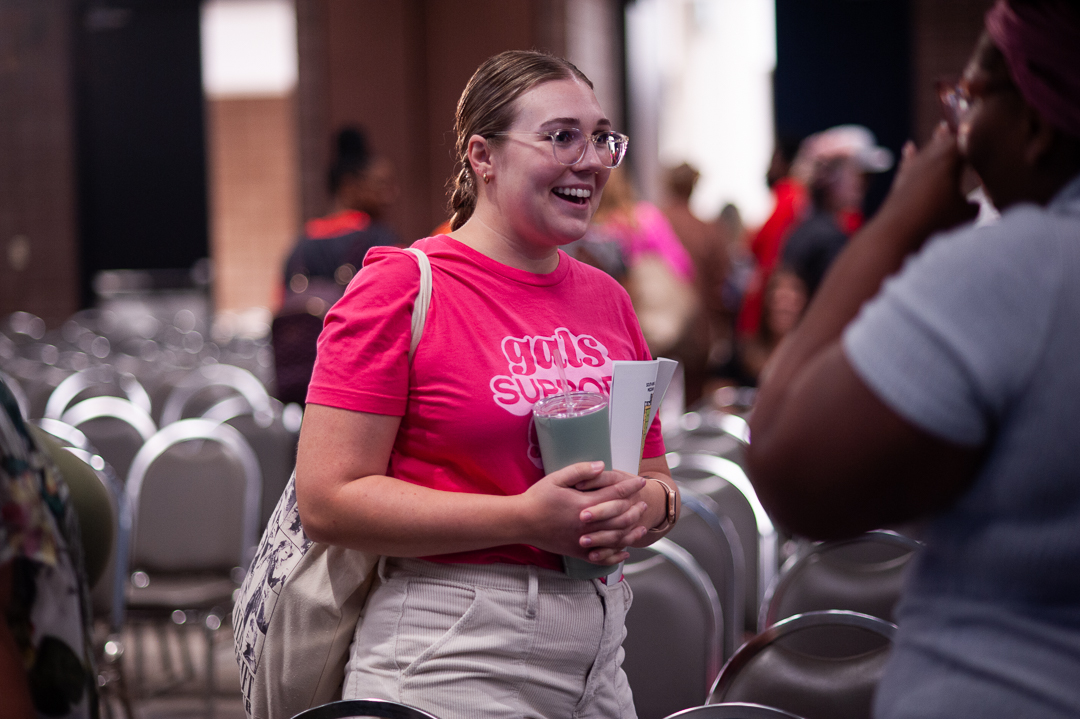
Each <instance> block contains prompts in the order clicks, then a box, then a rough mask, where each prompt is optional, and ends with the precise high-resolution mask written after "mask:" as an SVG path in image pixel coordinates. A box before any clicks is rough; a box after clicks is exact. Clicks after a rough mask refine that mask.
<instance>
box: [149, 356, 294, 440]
mask: <svg viewBox="0 0 1080 719" xmlns="http://www.w3.org/2000/svg"><path fill="white" fill-rule="evenodd" d="M211 387H220V388H226V389H229V390H233V391H235V392H236V393H237V394H239V395H241V396H242V397H243V398H244V399H245V400H247V402H248V404H249V405H250V406H251V408H252V412H253V414H254V415H255V416H256V418H262V417H265V418H272V417H273V414H274V412H273V407H272V406H271V404H270V395H269V394H268V393H267V391H266V388H265V387H264V386H263V384H262V382H260V381H259V378H258V377H256V376H255V375H253V374H252V373H251V372H248V371H247V370H246V369H243V368H241V367H236V366H235V365H228V364H213V365H207V366H205V367H200V368H199V369H197V370H194V371H193V372H191V373H190V374H188V375H187V376H185V377H184V378H183V379H181V380H180V381H179V382H178V383H177V384H176V385H175V386H174V387H173V389H172V391H171V392H169V395H168V397H167V398H166V400H165V404H164V406H163V407H162V409H161V426H162V427H164V426H166V425H169V424H172V423H173V422H176V421H178V420H180V419H181V418H183V416H184V410H185V409H186V408H187V405H188V403H189V402H191V400H192V399H194V398H195V396H196V395H198V394H199V393H201V392H202V391H203V390H206V389H209V388H211Z"/></svg>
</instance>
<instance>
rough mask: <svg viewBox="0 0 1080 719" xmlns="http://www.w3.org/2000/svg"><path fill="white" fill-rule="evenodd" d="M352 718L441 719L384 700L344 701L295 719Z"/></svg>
mask: <svg viewBox="0 0 1080 719" xmlns="http://www.w3.org/2000/svg"><path fill="white" fill-rule="evenodd" d="M350 717H384V718H385V719H439V718H438V717H437V716H435V715H434V714H429V713H427V712H426V711H424V710H423V709H417V708H416V707H411V706H409V705H407V704H398V703H397V702H391V701H385V700H383V699H343V700H341V701H336V702H330V703H329V704H323V705H322V706H317V707H313V708H311V709H307V710H306V711H302V712H300V713H299V714H297V715H296V716H295V717H293V719H349V718H350Z"/></svg>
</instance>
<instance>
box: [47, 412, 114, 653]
mask: <svg viewBox="0 0 1080 719" xmlns="http://www.w3.org/2000/svg"><path fill="white" fill-rule="evenodd" d="M34 423H35V424H36V425H37V426H38V427H39V428H40V429H41V430H43V431H44V432H46V433H48V435H49V436H50V437H52V438H53V439H54V440H55V441H56V443H57V444H58V445H59V447H61V448H62V449H63V451H64V452H65V453H67V454H70V455H72V456H73V458H75V459H76V461H81V462H83V463H85V464H86V465H87V466H88V469H89V470H91V471H92V472H93V474H94V476H95V478H96V480H97V482H98V483H99V484H100V486H101V489H102V491H104V492H105V493H106V496H107V498H108V503H109V506H110V509H111V517H110V519H109V521H110V523H111V526H112V531H113V535H114V541H113V542H112V543H111V544H112V551H110V552H109V555H108V558H107V561H106V562H105V565H104V569H103V571H102V573H101V577H100V579H98V581H97V582H96V583H95V584H93V585H92V586H91V590H90V602H91V605H92V607H93V613H94V616H95V617H105V618H106V619H107V621H108V624H109V629H110V631H111V632H119V631H120V629H121V628H122V627H123V624H124V610H125V591H124V588H125V582H126V581H127V574H128V571H127V570H128V555H129V552H130V549H131V522H132V511H131V502H130V500H129V498H128V495H127V493H126V492H124V485H123V483H122V482H121V481H120V479H119V478H118V477H117V476H116V472H115V471H114V470H113V468H112V466H110V465H109V463H108V462H106V461H105V459H104V458H103V457H102V456H101V455H100V454H99V453H98V452H97V450H95V449H94V448H93V446H91V445H90V444H89V442H87V440H86V437H85V436H84V435H83V433H82V432H80V431H79V430H78V429H76V428H74V427H72V426H71V425H68V424H65V423H63V422H61V421H59V420H55V419H39V420H36V421H35V422H34ZM61 471H63V468H61ZM66 476H67V475H66V474H65V478H66ZM73 490H74V487H73ZM73 497H74V492H73ZM76 508H78V507H76ZM83 521H84V518H83V515H82V513H80V515H79V522H80V528H82V522H83ZM84 533H85V532H84ZM84 545H85V542H84ZM87 563H88V564H89V558H88V559H87ZM88 571H89V567H88Z"/></svg>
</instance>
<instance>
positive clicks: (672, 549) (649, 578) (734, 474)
mask: <svg viewBox="0 0 1080 719" xmlns="http://www.w3.org/2000/svg"><path fill="white" fill-rule="evenodd" d="M727 417H729V418H730V419H729V420H724V427H723V429H721V430H720V431H719V432H717V433H716V434H717V436H720V437H722V438H723V441H724V442H725V443H726V444H725V446H726V448H727V449H728V450H729V453H728V457H719V456H716V455H714V454H711V453H706V452H702V451H698V452H694V451H679V452H672V453H669V454H668V456H667V460H668V465H669V466H670V467H671V469H672V476H673V477H674V478H675V480H676V482H677V483H678V484H679V487H680V493H681V495H682V504H683V508H682V514H681V517H680V519H679V522H678V524H676V525H675V527H674V528H673V529H672V531H671V532H670V533H669V534H668V535H667V537H666V538H665V539H663V540H660V541H658V542H656V543H655V544H653V545H652V546H650V547H648V548H645V549H631V550H630V554H631V556H630V559H629V560H628V562H627V564H626V565H625V567H624V574H625V576H626V578H627V581H629V582H630V586H631V587H632V588H633V590H634V603H633V605H632V606H631V608H630V611H629V612H628V614H627V618H626V623H627V636H626V639H625V641H624V643H623V647H624V650H625V660H624V662H623V669H624V670H625V671H626V674H627V678H628V680H629V683H630V686H631V689H632V690H633V693H634V701H635V705H636V709H637V714H638V716H639V717H641V718H642V719H661V718H662V717H665V716H668V715H669V714H671V713H672V712H674V711H677V710H680V709H683V708H686V707H690V706H694V705H700V704H703V703H704V701H705V699H706V697H707V696H708V693H709V690H710V687H711V686H712V684H713V682H714V680H715V678H716V677H717V675H718V674H719V672H720V668H721V667H722V666H723V665H724V662H725V661H727V660H729V659H730V658H731V657H732V656H733V655H734V653H735V651H736V649H737V648H738V647H739V646H740V645H741V644H742V642H743V638H744V636H745V635H746V633H747V631H748V629H749V630H752V629H753V627H754V624H753V623H754V621H755V619H754V618H756V616H757V611H758V606H759V603H760V599H761V596H762V595H763V593H764V589H765V587H766V586H767V585H768V583H769V582H770V581H771V580H772V577H773V576H774V575H775V573H776V560H775V556H776V546H777V536H776V532H775V529H774V528H773V526H772V523H771V522H770V520H769V518H768V515H766V514H765V512H764V509H763V508H762V507H761V504H760V502H759V501H758V500H757V496H756V494H755V493H754V490H753V487H752V486H751V485H750V482H749V480H748V478H747V477H746V474H745V473H744V471H743V469H742V467H741V466H740V464H739V463H738V462H737V461H735V459H740V460H741V451H742V448H743V447H744V446H745V443H746V441H747V439H748V433H747V430H746V423H745V421H743V420H742V419H741V418H739V417H736V416H734V415H727ZM702 424H703V423H701V422H698V421H696V418H695V417H694V416H693V415H690V416H689V419H687V416H686V415H684V416H683V418H682V419H681V420H680V421H678V422H672V423H670V425H671V426H669V427H668V428H666V430H665V431H666V435H665V442H666V443H667V444H668V446H669V447H672V446H674V447H683V446H685V443H684V442H683V440H684V439H685V434H686V433H687V432H689V431H691V430H689V429H688V428H687V427H688V426H689V427H690V428H693V429H696V428H698V427H700V426H701V425H702ZM710 431H711V430H710ZM731 457H733V458H734V459H732V458H731ZM657 657H664V659H665V661H663V662H657V661H656V659H657Z"/></svg>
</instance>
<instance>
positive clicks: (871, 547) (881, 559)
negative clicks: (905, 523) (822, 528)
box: [758, 530, 922, 629]
mask: <svg viewBox="0 0 1080 719" xmlns="http://www.w3.org/2000/svg"><path fill="white" fill-rule="evenodd" d="M921 547H922V544H920V543H919V542H917V541H916V540H914V539H910V538H908V537H905V536H903V535H900V534H897V533H896V532H891V531H887V530H877V531H873V532H867V533H866V534H862V535H860V536H858V537H852V538H850V539H843V540H838V541H832V542H819V543H816V544H812V545H810V546H808V547H806V548H804V549H803V550H802V551H801V552H799V553H798V554H796V555H794V556H792V557H791V558H790V559H789V560H788V561H787V563H786V564H785V565H784V568H783V570H782V571H781V572H780V574H779V575H778V576H777V577H776V580H775V581H774V582H773V584H772V586H770V587H769V591H768V592H767V594H766V598H765V601H764V602H763V603H762V606H761V615H760V617H759V621H758V626H759V628H761V629H764V628H765V627H768V626H770V625H772V624H775V623H776V622H778V621H780V620H781V619H784V618H785V617H790V616H793V615H795V614H805V613H806V612H813V611H819V610H824V609H849V610H851V611H855V612H860V613H862V614H869V615H870V616H873V617H878V618H879V619H884V620H886V621H889V622H891V621H894V615H893V610H894V609H895V607H896V603H897V602H898V601H899V599H900V593H901V591H902V590H903V585H904V577H905V576H906V574H907V570H908V568H909V567H910V566H911V560H912V559H913V558H914V556H915V554H916V552H917V551H918V550H919V549H920V548H921Z"/></svg>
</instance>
